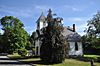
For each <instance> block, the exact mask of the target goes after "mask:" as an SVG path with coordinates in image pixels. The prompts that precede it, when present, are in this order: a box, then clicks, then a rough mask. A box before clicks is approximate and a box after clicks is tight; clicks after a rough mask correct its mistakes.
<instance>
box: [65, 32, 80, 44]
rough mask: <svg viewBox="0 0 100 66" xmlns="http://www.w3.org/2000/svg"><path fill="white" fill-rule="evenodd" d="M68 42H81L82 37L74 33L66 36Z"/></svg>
mask: <svg viewBox="0 0 100 66" xmlns="http://www.w3.org/2000/svg"><path fill="white" fill-rule="evenodd" d="M66 38H67V40H68V41H71V42H80V41H81V36H80V35H79V34H78V33H74V34H69V35H67V36H66Z"/></svg>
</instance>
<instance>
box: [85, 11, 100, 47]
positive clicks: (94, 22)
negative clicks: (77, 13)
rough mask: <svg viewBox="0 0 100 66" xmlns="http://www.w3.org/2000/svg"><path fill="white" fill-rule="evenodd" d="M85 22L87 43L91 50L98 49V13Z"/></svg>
mask: <svg viewBox="0 0 100 66" xmlns="http://www.w3.org/2000/svg"><path fill="white" fill-rule="evenodd" d="M87 22H88V24H87V26H88V28H87V30H86V32H87V35H86V38H87V42H89V43H90V44H91V46H92V47H93V48H100V12H97V14H96V15H94V17H93V18H92V19H91V20H88V21H87Z"/></svg>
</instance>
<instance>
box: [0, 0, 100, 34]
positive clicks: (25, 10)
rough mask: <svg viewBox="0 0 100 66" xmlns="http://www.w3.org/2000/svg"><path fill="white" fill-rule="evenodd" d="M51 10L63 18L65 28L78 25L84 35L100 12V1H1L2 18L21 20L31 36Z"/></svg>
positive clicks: (0, 15) (79, 31)
mask: <svg viewBox="0 0 100 66" xmlns="http://www.w3.org/2000/svg"><path fill="white" fill-rule="evenodd" d="M49 8H51V9H52V11H53V13H56V14H57V16H58V17H62V18H63V22H64V26H71V27H72V24H76V31H77V32H78V33H79V34H80V35H83V34H84V32H83V31H84V30H85V28H86V24H87V20H89V19H90V18H92V17H93V15H94V14H95V13H96V12H97V11H99V10H100V0H0V18H2V17H4V16H14V17H17V18H19V19H20V20H21V21H22V22H23V23H24V25H25V30H27V32H28V33H30V34H31V33H32V32H33V31H34V30H35V29H36V21H37V19H38V18H39V16H40V15H41V13H42V12H44V15H47V13H48V9H49ZM0 28H1V27H0Z"/></svg>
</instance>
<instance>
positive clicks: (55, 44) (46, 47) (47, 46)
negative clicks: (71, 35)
mask: <svg viewBox="0 0 100 66" xmlns="http://www.w3.org/2000/svg"><path fill="white" fill-rule="evenodd" d="M61 20H62V19H61V18H52V14H51V10H49V14H48V15H47V22H48V26H47V27H46V28H43V37H42V45H41V48H40V57H41V59H42V60H43V61H45V62H48V63H58V62H62V61H64V59H65V57H66V53H67V52H66V49H67V42H66V39H65V38H64V36H63V35H62V33H61V32H62V31H63V25H62V23H61Z"/></svg>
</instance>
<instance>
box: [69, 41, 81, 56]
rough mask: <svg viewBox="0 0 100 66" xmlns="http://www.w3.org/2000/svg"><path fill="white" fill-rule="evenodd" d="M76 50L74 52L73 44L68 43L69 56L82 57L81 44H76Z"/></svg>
mask: <svg viewBox="0 0 100 66" xmlns="http://www.w3.org/2000/svg"><path fill="white" fill-rule="evenodd" d="M77 44H78V50H75V42H69V55H83V49H82V43H81V42H77Z"/></svg>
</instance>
